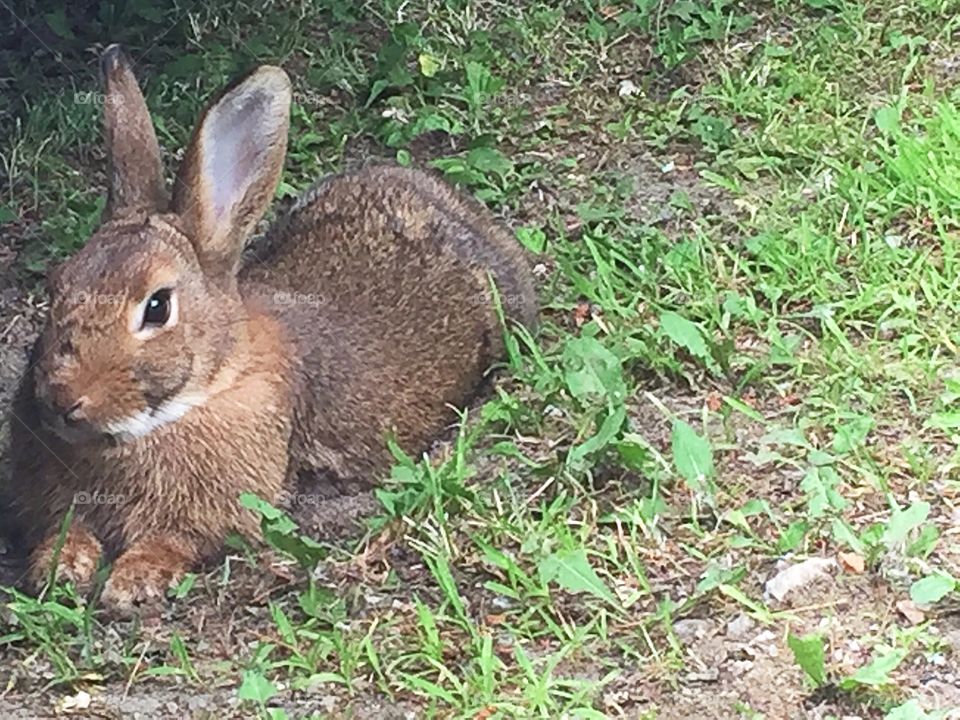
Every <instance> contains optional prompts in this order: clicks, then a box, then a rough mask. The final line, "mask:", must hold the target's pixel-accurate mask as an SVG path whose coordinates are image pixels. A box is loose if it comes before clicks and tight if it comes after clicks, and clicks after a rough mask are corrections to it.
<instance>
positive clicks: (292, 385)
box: [9, 49, 536, 608]
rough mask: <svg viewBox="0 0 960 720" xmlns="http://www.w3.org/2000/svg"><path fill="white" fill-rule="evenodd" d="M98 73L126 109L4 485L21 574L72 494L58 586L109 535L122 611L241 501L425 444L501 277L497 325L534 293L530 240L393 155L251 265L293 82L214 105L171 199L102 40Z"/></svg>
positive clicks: (474, 356) (238, 519)
mask: <svg viewBox="0 0 960 720" xmlns="http://www.w3.org/2000/svg"><path fill="white" fill-rule="evenodd" d="M104 74H105V82H106V89H107V95H108V105H110V104H111V102H112V104H113V105H114V106H115V107H120V108H123V109H124V111H125V112H127V113H133V117H129V118H128V119H127V122H126V123H125V124H117V123H116V122H115V119H114V120H111V119H110V118H109V117H108V118H107V141H108V153H109V154H110V156H111V163H112V167H113V168H114V169H115V172H114V173H113V174H112V175H111V188H110V198H111V202H110V204H109V205H108V211H107V213H106V216H105V218H104V220H105V222H104V224H103V225H102V227H101V228H100V229H99V230H98V232H97V233H96V234H95V235H94V237H93V238H91V240H90V241H89V242H88V243H87V245H86V246H85V247H84V248H83V249H82V250H81V251H80V252H79V253H77V255H76V256H75V257H73V258H71V259H70V260H69V261H68V262H67V263H66V264H65V265H64V266H63V267H62V268H60V269H59V270H58V271H57V272H56V273H54V274H53V275H52V276H51V279H50V285H51V311H50V316H49V321H48V324H47V327H46V329H45V331H44V332H43V334H42V335H41V337H40V339H39V340H38V342H37V345H36V347H35V349H34V358H33V362H32V363H31V367H32V370H31V371H30V372H28V373H27V374H26V376H25V377H24V381H23V383H22V385H21V388H20V392H19V393H18V397H17V400H16V402H15V407H14V420H13V422H12V431H13V432H12V435H13V448H14V455H15V457H14V468H13V475H12V480H11V483H10V487H9V491H10V492H9V494H10V495H11V496H12V497H13V500H14V509H15V511H16V515H17V522H18V524H19V525H20V527H21V530H22V531H23V533H24V534H25V536H26V538H27V540H28V543H29V544H30V545H31V546H32V547H33V548H34V552H33V554H32V556H31V570H30V577H31V579H32V581H33V584H34V585H36V586H38V585H40V584H41V583H42V581H43V579H44V578H46V577H47V573H48V567H49V563H50V562H51V559H52V555H53V549H54V546H53V544H52V543H53V539H54V538H55V537H56V533H57V530H58V528H59V524H60V522H61V520H62V518H63V517H64V514H65V513H66V512H67V511H68V509H69V507H70V506H71V504H73V505H75V525H74V527H73V528H72V529H71V531H70V533H69V534H68V536H67V539H66V543H65V545H64V547H63V549H62V550H61V552H60V563H61V568H60V571H61V573H62V575H63V576H64V577H67V578H70V579H73V580H74V581H75V582H77V583H78V584H81V585H83V584H86V583H88V582H89V580H90V577H91V576H92V572H93V568H94V567H95V564H96V562H95V560H94V561H91V557H94V556H97V555H99V554H100V550H101V544H102V549H103V552H104V553H105V555H106V557H107V559H115V560H114V564H113V568H112V573H111V576H110V579H109V580H108V584H107V587H106V588H105V591H104V596H103V597H104V600H105V601H106V602H108V603H109V604H111V605H113V606H116V607H119V608H129V607H132V606H134V605H136V604H138V603H141V602H146V601H150V600H153V599H155V598H157V597H161V596H162V595H163V592H164V591H165V589H166V587H167V586H168V585H169V584H170V583H173V582H176V581H177V580H178V579H179V578H180V577H181V576H182V574H183V573H184V572H185V571H187V570H188V569H189V568H190V567H191V566H193V565H195V564H196V563H197V562H199V561H201V560H202V559H204V558H207V557H209V556H211V555H212V554H214V553H216V552H217V551H218V550H219V548H220V545H221V543H222V540H223V537H224V535H225V534H226V533H228V532H230V531H231V530H236V531H240V532H243V533H246V534H248V535H255V534H256V531H257V526H256V522H255V519H254V518H253V517H252V516H251V515H250V514H249V513H248V512H247V511H245V510H243V509H242V508H241V506H240V505H239V503H238V502H237V497H238V495H239V494H240V493H242V492H244V491H251V492H256V493H258V494H260V495H261V496H263V497H265V498H266V499H268V500H271V501H272V500H275V499H276V498H277V497H278V496H280V494H281V491H282V490H283V489H284V488H285V487H288V486H289V485H290V484H291V483H293V482H294V480H295V479H299V480H301V481H302V480H307V481H314V482H323V483H330V484H333V485H335V486H337V487H340V486H344V487H346V486H352V485H367V486H368V485H369V484H370V483H371V482H373V481H374V480H375V479H376V475H377V473H379V472H382V471H383V470H384V469H386V467H387V466H388V463H389V456H388V453H387V452H386V445H385V439H386V437H387V436H388V435H391V434H392V435H394V436H395V437H396V438H397V440H398V441H399V443H400V444H401V446H402V447H404V448H405V449H407V450H408V451H411V452H418V451H420V450H421V449H423V448H424V447H425V446H426V444H427V443H429V441H430V440H431V439H432V438H433V437H434V436H435V435H436V434H437V433H438V432H439V431H440V430H442V429H443V428H444V426H446V425H447V424H448V423H449V422H450V421H451V419H452V417H453V416H452V411H451V406H458V405H462V404H463V403H464V402H465V401H467V400H468V399H469V397H470V395H471V394H472V393H473V392H474V391H475V390H476V388H477V387H478V385H479V384H480V383H481V381H482V379H483V376H484V373H485V372H486V371H487V369H488V368H489V367H490V365H491V364H492V363H494V362H496V361H497V360H498V359H499V357H500V356H501V354H502V350H503V345H502V338H501V331H500V328H499V324H498V321H497V318H496V316H495V313H494V311H493V308H492V302H491V297H490V289H489V277H490V276H492V278H493V279H494V281H495V282H496V284H497V287H498V289H499V292H500V294H501V296H502V298H503V301H504V309H505V311H506V312H507V314H508V315H509V316H511V317H513V318H515V319H517V320H519V321H521V322H524V323H526V324H527V325H530V326H532V325H533V324H534V322H535V315H536V306H535V298H534V293H533V287H532V283H531V279H530V275H529V271H528V269H527V267H526V264H525V259H524V257H523V255H522V251H521V250H520V248H519V246H518V245H517V244H516V243H515V242H514V240H513V239H512V237H511V236H510V235H509V234H508V233H507V232H506V231H505V230H503V229H502V228H501V227H500V226H499V225H497V224H496V223H495V222H494V220H493V219H492V218H491V217H490V216H489V214H488V213H487V211H486V210H485V209H484V208H483V207H482V206H481V205H479V203H476V202H475V201H472V200H468V199H465V198H462V197H461V196H460V195H459V194H457V193H455V192H454V191H453V190H451V189H450V188H448V187H447V186H446V185H444V184H443V183H442V182H440V181H438V180H436V179H434V178H433V177H431V176H428V175H426V174H423V173H420V172H415V171H411V170H403V169H400V168H393V167H389V168H369V169H366V170H363V171H361V172H358V173H355V174H352V175H342V176H338V177H334V178H331V179H328V180H326V181H324V182H323V183H321V184H320V185H319V186H318V187H317V188H315V189H314V190H313V191H311V192H310V193H308V194H307V195H306V196H305V197H304V199H303V200H302V201H301V203H300V205H299V207H298V208H296V209H294V210H293V211H292V212H291V213H290V214H289V215H288V217H286V218H285V219H284V220H283V221H281V222H280V223H278V224H277V225H276V226H275V227H274V229H273V230H272V231H271V232H270V233H269V235H268V238H267V240H266V242H265V243H264V245H263V246H262V247H261V248H260V249H259V251H258V253H257V254H253V255H250V256H249V257H248V258H247V259H246V260H245V261H244V262H241V250H242V248H243V244H244V242H245V240H246V238H247V235H248V233H249V232H250V231H251V229H252V228H253V226H254V225H255V223H256V222H257V221H258V220H259V219H260V217H262V215H263V213H264V212H265V210H266V208H267V206H268V204H269V202H270V199H271V198H272V195H273V192H274V190H275V188H276V184H277V182H278V180H279V176H280V169H281V167H282V163H283V157H284V153H285V147H286V134H287V113H288V105H289V93H290V89H289V81H288V80H287V79H286V76H285V75H283V73H282V72H281V71H279V70H277V69H275V68H261V69H259V70H257V71H255V72H254V73H251V74H250V75H248V76H247V77H246V78H244V79H242V80H241V81H239V82H237V83H235V84H233V85H231V86H230V87H228V88H227V89H226V90H225V91H224V92H223V93H221V95H220V96H219V97H218V98H217V99H216V100H215V101H213V102H212V103H211V105H210V107H208V109H207V110H206V111H205V113H204V114H203V116H202V117H201V121H200V123H199V124H198V126H197V130H196V131H195V133H194V136H193V140H192V141H191V144H190V147H189V148H188V150H187V153H186V155H185V159H184V164H183V167H181V169H180V172H179V173H178V175H177V182H176V185H175V188H174V193H173V200H172V202H171V203H170V207H169V209H168V208H167V206H166V202H165V195H164V194H163V192H162V188H161V189H160V190H158V189H157V187H156V185H155V183H154V179H155V170H156V167H157V164H156V163H155V162H154V160H156V161H157V162H159V160H158V159H159V149H158V148H157V147H156V138H155V137H154V135H153V130H152V128H151V127H150V123H149V118H148V117H146V118H145V117H144V115H145V114H146V107H145V105H144V104H143V101H142V96H140V92H139V89H138V88H137V86H136V82H135V80H134V79H133V76H132V73H131V72H130V70H129V68H128V65H127V63H126V61H125V60H124V59H123V58H122V56H121V55H119V54H118V53H117V51H116V50H114V49H110V50H108V51H107V52H106V53H105V58H104ZM111 94H114V95H116V97H114V98H113V99H112V100H111ZM124 128H125V129H124ZM125 133H126V134H125ZM224 148H226V150H224ZM137 156H139V158H140V159H139V160H136V161H132V160H131V158H134V157H137ZM225 159H229V161H230V163H232V164H227V163H226V160H225ZM224 177H226V178H228V180H222V178H224ZM168 210H169V211H168ZM167 286H172V287H173V288H174V289H175V293H176V298H177V302H178V305H179V317H178V320H177V321H176V322H175V323H173V322H172V323H169V325H165V326H163V327H161V328H160V329H159V330H157V331H155V332H154V331H151V332H153V333H154V334H152V335H148V336H144V335H143V332H142V328H140V329H139V330H138V329H137V328H138V325H137V322H136V321H137V318H138V317H139V316H138V315H137V312H138V311H137V308H138V307H142V303H143V302H145V298H148V297H150V295H151V293H154V292H155V291H156V289H157V288H164V287H167ZM138 303H140V304H139V305H138ZM131 323H132V324H131ZM185 403H186V404H185ZM168 415H169V417H171V418H172V419H169V421H167V422H166V423H165V424H161V423H160V420H159V419H158V418H160V419H166V418H167V417H168ZM55 430H56V431H55Z"/></svg>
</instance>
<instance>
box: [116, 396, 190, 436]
mask: <svg viewBox="0 0 960 720" xmlns="http://www.w3.org/2000/svg"><path fill="white" fill-rule="evenodd" d="M206 401H207V394H206V393H204V392H183V393H180V394H178V395H176V396H174V397H172V398H170V399H168V400H164V401H163V402H161V403H159V404H157V405H152V406H148V407H147V408H146V409H144V410H138V411H137V412H135V413H133V414H132V415H128V416H126V417H123V418H120V419H118V420H111V421H110V422H108V423H106V425H105V430H106V434H107V435H110V436H111V437H113V438H115V439H116V440H119V441H122V442H123V441H130V440H136V439H137V438H141V437H144V436H145V435H149V434H150V433H152V432H154V431H155V430H157V429H159V428H161V427H164V426H166V425H170V424H172V423H175V422H177V421H178V420H180V418H182V417H183V416H184V415H186V414H187V413H189V412H190V411H191V410H193V408H195V407H199V406H201V405H203V404H204V403H205V402H206Z"/></svg>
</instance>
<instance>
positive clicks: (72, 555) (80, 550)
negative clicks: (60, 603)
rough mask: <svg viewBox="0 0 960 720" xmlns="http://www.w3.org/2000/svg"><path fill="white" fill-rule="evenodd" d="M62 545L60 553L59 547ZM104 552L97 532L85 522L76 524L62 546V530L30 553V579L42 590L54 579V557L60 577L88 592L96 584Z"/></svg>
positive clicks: (32, 584) (59, 579)
mask: <svg viewBox="0 0 960 720" xmlns="http://www.w3.org/2000/svg"><path fill="white" fill-rule="evenodd" d="M58 547H60V550H59V554H58V553H57V548H58ZM101 554H103V546H102V545H101V544H100V541H99V540H97V538H96V536H94V534H93V533H92V532H90V530H88V529H87V528H86V527H84V526H83V525H81V524H74V525H72V526H71V527H70V529H69V530H68V531H67V535H66V537H65V538H64V540H63V545H62V546H60V533H59V532H55V533H51V534H50V535H49V536H48V537H47V539H46V540H44V541H43V542H42V543H40V545H38V546H37V547H36V548H35V549H34V551H33V552H32V553H31V554H30V566H29V577H28V579H29V582H30V585H31V586H32V587H33V589H34V590H36V591H38V592H39V591H40V590H41V589H42V588H43V586H44V585H46V584H47V581H48V580H49V579H50V569H51V567H52V566H53V563H54V559H56V562H57V569H56V571H55V574H54V577H55V578H56V579H57V581H60V582H63V581H66V582H72V583H73V584H74V585H75V586H76V588H77V589H78V590H79V591H80V592H86V591H87V590H88V589H89V588H90V586H91V585H92V584H93V576H94V574H95V573H96V571H97V563H98V562H99V561H100V555H101Z"/></svg>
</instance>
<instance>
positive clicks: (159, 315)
mask: <svg viewBox="0 0 960 720" xmlns="http://www.w3.org/2000/svg"><path fill="white" fill-rule="evenodd" d="M170 295H171V291H170V290H169V289H168V288H164V289H163V290H157V291H156V292H155V293H154V294H153V295H151V296H150V297H149V298H148V299H147V304H146V305H144V308H143V320H142V321H141V322H140V329H141V330H144V329H146V328H159V327H163V326H164V325H166V324H167V321H168V320H169V319H170Z"/></svg>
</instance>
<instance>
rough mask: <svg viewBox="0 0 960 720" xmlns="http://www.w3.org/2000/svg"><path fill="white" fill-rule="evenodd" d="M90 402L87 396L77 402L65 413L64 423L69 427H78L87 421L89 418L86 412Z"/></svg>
mask: <svg viewBox="0 0 960 720" xmlns="http://www.w3.org/2000/svg"><path fill="white" fill-rule="evenodd" d="M89 402H90V400H89V398H87V396H86V395H84V396H83V397H82V398H80V399H79V400H77V401H76V402H75V403H74V404H73V405H72V406H71V407H70V408H69V409H68V410H66V411H65V412H63V421H64V422H65V423H66V424H67V425H76V424H77V423H78V422H80V421H81V420H85V419H86V417H87V416H86V413H85V410H86V407H87V404H88V403H89Z"/></svg>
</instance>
